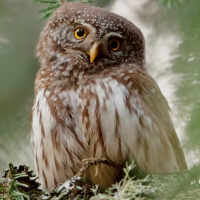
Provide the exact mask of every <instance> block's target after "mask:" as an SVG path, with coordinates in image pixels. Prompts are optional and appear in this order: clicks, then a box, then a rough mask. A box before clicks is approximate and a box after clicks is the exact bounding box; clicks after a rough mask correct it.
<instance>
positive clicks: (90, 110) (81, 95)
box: [31, 3, 187, 190]
mask: <svg viewBox="0 0 200 200" xmlns="http://www.w3.org/2000/svg"><path fill="white" fill-rule="evenodd" d="M36 51H37V56H38V57H39V61H40V65H41V67H40V69H39V71H38V73H37V76H36V80H35V100H34V104H33V108H32V135H31V138H32V147H33V154H34V160H35V166H36V169H37V173H38V176H39V180H40V182H41V184H42V186H43V188H47V189H49V190H50V189H52V188H53V187H54V186H55V185H57V184H59V183H63V182H64V181H66V180H67V179H68V178H71V177H72V176H74V175H75V174H76V173H77V172H78V171H79V169H80V167H81V163H82V160H83V159H85V158H91V157H93V158H108V159H110V160H111V161H113V162H115V163H117V164H123V163H124V162H125V161H126V160H134V162H135V163H136V164H137V165H138V167H139V168H140V169H141V170H143V171H144V172H147V173H151V174H170V173H173V172H175V171H178V170H183V169H187V164H186V161H185V157H184V154H183V151H182V148H181V146H180V142H179V139H178V137H177V135H176V132H175V129H174V126H173V124H172V121H171V118H170V115H169V106H168V103H167V101H166V99H165V97H164V96H163V95H162V93H161V91H160V89H159V87H158V85H157V84H156V82H155V81H154V79H153V78H152V77H151V76H150V75H149V74H148V73H147V72H146V69H145V45H144V38H143V35H142V33H141V31H140V30H139V29H138V28H137V27H136V26H135V25H134V24H133V23H131V22H130V21H128V20H127V19H125V18H123V17H121V16H118V15H116V14H114V13H111V12H108V11H106V10H104V9H101V8H98V7H95V6H91V5H87V4H81V3H65V4H63V5H62V6H61V7H60V8H59V9H57V10H56V12H55V13H54V14H53V15H52V16H51V17H50V19H49V20H48V22H47V25H46V26H45V28H44V29H43V31H42V33H41V35H40V40H39V43H38V46H37V50H36ZM94 171H95V167H91V168H90V169H89V170H88V171H87V172H86V174H85V179H86V180H87V181H90V182H92V183H94V184H99V185H100V186H103V187H107V186H110V185H111V184H112V183H114V182H115V181H116V180H118V178H119V175H120V174H121V172H119V171H118V170H117V169H115V168H113V167H110V166H107V165H104V164H100V165H99V166H98V174H95V172H94Z"/></svg>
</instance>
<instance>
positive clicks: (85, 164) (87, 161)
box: [74, 158, 123, 177]
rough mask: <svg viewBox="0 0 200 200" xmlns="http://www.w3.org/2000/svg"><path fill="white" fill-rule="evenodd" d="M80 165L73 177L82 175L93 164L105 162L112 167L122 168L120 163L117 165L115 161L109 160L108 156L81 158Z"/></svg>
mask: <svg viewBox="0 0 200 200" xmlns="http://www.w3.org/2000/svg"><path fill="white" fill-rule="evenodd" d="M82 163H83V165H82V167H81V169H80V170H79V172H78V173H77V174H76V175H75V176H74V177H78V176H79V177H82V176H83V175H84V174H85V172H86V171H87V170H88V169H89V168H90V167H92V166H94V165H98V164H106V165H108V166H111V167H114V168H116V169H123V166H122V165H119V164H117V163H114V162H113V161H111V160H110V159H108V158H87V159H84V160H82Z"/></svg>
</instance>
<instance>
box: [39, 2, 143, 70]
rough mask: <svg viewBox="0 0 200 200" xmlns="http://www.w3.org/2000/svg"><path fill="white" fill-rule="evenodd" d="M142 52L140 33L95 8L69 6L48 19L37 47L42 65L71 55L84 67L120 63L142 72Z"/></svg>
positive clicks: (110, 14)
mask: <svg viewBox="0 0 200 200" xmlns="http://www.w3.org/2000/svg"><path fill="white" fill-rule="evenodd" d="M144 51H145V48H144V38H143V35H142V33H141V31H140V30H139V29H138V28H137V27H136V26H135V25H134V24H133V23H131V22H130V21H128V20H127V19H125V18H123V17H121V16H119V15H116V14H114V13H111V12H109V11H106V10H104V9H101V8H99V7H96V6H92V5H88V4H83V3H69V2H67V3H65V4H63V5H62V6H61V7H60V8H58V9H57V10H56V11H55V13H54V14H53V15H52V16H51V17H50V19H49V21H48V22H47V25H46V26H45V28H44V29H43V31H42V33H41V36H40V41H39V44H38V47H37V55H38V56H39V58H40V61H41V62H43V64H44V63H45V62H48V61H54V60H56V59H58V57H59V55H61V54H62V55H66V56H67V55H69V54H70V55H73V56H75V57H77V59H83V60H84V62H86V63H87V67H94V66H95V67H99V68H100V67H101V68H106V67H109V66H117V65H119V64H121V63H134V64H136V65H137V66H138V67H141V68H143V66H144V62H145V53H144ZM60 59H62V60H63V59H64V56H62V58H60Z"/></svg>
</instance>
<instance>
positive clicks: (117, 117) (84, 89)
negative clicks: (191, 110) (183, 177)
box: [78, 66, 187, 174]
mask: <svg viewBox="0 0 200 200" xmlns="http://www.w3.org/2000/svg"><path fill="white" fill-rule="evenodd" d="M78 98H79V106H78V107H79V113H80V122H81V127H82V132H83V133H84V134H85V137H86V140H87V142H88V145H89V148H90V151H89V152H90V153H89V155H88V156H91V157H108V158H110V159H111V160H113V161H114V162H117V163H121V162H123V161H124V160H126V159H128V158H132V159H134V161H135V162H136V163H137V164H138V166H139V167H140V168H141V169H142V170H143V171H145V172H148V173H156V174H169V173H173V172H174V171H178V170H183V169H187V164H186V161H185V157H184V153H183V151H182V148H181V146H180V142H179V139H178V137H177V135H176V132H175V130H174V127H173V124H172V122H171V119H170V115H169V106H168V103H167V101H166V99H165V98H164V96H163V95H162V93H161V91H160V89H159V87H158V85H157V84H156V82H155V81H154V80H153V78H151V76H150V75H148V74H147V73H146V72H144V71H142V70H140V69H139V68H136V67H134V66H128V67H126V68H125V67H121V68H119V69H117V70H116V69H110V70H107V71H105V72H104V73H103V74H102V75H101V76H100V75H98V76H97V77H94V78H93V79H91V80H87V81H86V82H85V83H84V84H82V86H81V88H80V89H79V90H78Z"/></svg>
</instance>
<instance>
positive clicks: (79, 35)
mask: <svg viewBox="0 0 200 200" xmlns="http://www.w3.org/2000/svg"><path fill="white" fill-rule="evenodd" d="M76 33H77V35H78V37H83V36H84V34H85V31H84V30H83V29H78V30H77V32H76Z"/></svg>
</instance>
